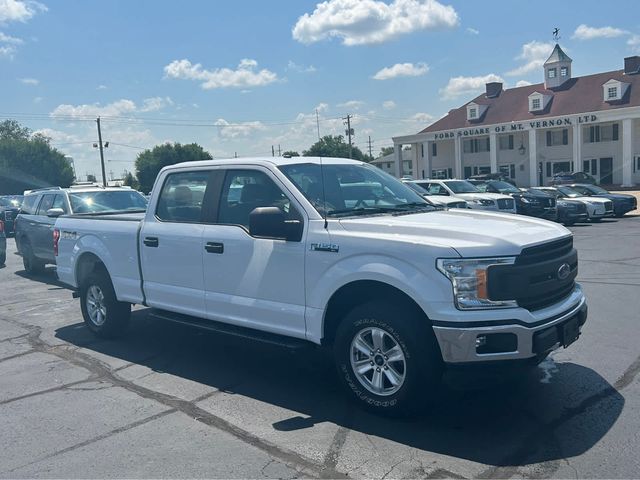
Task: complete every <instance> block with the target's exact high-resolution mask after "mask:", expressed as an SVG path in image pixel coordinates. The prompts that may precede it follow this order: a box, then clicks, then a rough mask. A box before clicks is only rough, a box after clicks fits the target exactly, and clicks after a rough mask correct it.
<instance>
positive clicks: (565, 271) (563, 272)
mask: <svg viewBox="0 0 640 480" xmlns="http://www.w3.org/2000/svg"><path fill="white" fill-rule="evenodd" d="M569 275H571V267H570V266H569V264H568V263H563V264H562V265H560V268H559V269H558V280H566V279H567V278H568V277H569Z"/></svg>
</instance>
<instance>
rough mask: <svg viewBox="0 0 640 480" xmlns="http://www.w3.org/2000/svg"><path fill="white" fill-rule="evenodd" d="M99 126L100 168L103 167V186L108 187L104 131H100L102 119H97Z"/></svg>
mask: <svg viewBox="0 0 640 480" xmlns="http://www.w3.org/2000/svg"><path fill="white" fill-rule="evenodd" d="M96 123H97V124H98V146H99V147H100V166H101V167H102V185H103V186H104V187H106V186H107V174H106V173H105V171H104V151H103V150H102V131H101V130H100V117H98V118H97V119H96Z"/></svg>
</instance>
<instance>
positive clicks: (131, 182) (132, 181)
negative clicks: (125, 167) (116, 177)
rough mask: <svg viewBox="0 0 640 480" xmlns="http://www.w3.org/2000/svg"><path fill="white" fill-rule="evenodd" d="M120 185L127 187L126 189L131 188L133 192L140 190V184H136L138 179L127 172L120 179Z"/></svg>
mask: <svg viewBox="0 0 640 480" xmlns="http://www.w3.org/2000/svg"><path fill="white" fill-rule="evenodd" d="M122 184H123V185H125V186H127V187H131V188H133V189H135V190H138V189H139V188H140V183H139V182H138V179H137V178H136V177H134V176H133V173H131V172H127V173H126V174H125V175H124V177H123V179H122Z"/></svg>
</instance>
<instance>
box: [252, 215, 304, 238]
mask: <svg viewBox="0 0 640 480" xmlns="http://www.w3.org/2000/svg"><path fill="white" fill-rule="evenodd" d="M302 230H303V224H302V222H301V221H300V220H286V219H285V216H284V212H283V211H282V210H280V209H279V208H278V207H258V208H255V209H254V210H253V211H252V212H251V213H250V214H249V234H250V235H251V236H252V237H262V238H277V239H283V240H287V241H291V242H299V241H300V240H302Z"/></svg>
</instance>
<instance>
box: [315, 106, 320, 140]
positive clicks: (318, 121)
mask: <svg viewBox="0 0 640 480" xmlns="http://www.w3.org/2000/svg"><path fill="white" fill-rule="evenodd" d="M316 127H318V140H320V119H319V118H318V109H317V108H316Z"/></svg>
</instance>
